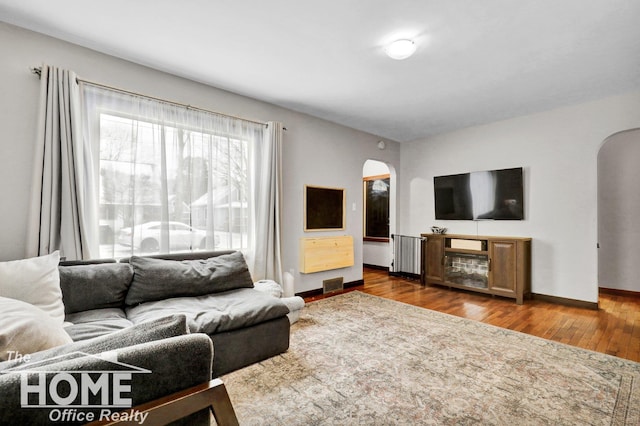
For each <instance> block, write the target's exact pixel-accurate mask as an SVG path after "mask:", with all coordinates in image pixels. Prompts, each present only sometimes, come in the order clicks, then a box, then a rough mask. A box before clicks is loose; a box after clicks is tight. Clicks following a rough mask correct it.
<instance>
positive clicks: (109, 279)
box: [58, 263, 133, 314]
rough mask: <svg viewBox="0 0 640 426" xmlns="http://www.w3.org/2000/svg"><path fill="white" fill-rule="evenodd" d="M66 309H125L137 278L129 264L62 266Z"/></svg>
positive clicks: (69, 310) (67, 312) (70, 312)
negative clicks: (132, 280)
mask: <svg viewBox="0 0 640 426" xmlns="http://www.w3.org/2000/svg"><path fill="white" fill-rule="evenodd" d="M58 271H59V272H60V288H61V289H62V300H63V302H64V312H65V313H66V314H72V313H74V312H82V311H90V310H93V309H105V308H122V307H124V299H125V296H126V294H127V290H128V289H129V284H130V283H131V279H132V278H133V269H132V268H131V265H129V264H127V263H96V264H93V265H73V266H59V267H58Z"/></svg>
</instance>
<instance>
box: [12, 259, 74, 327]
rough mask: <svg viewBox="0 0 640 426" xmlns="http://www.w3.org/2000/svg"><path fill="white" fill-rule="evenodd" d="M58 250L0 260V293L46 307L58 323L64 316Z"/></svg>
mask: <svg viewBox="0 0 640 426" xmlns="http://www.w3.org/2000/svg"><path fill="white" fill-rule="evenodd" d="M59 261H60V253H59V252H57V251H55V252H53V253H51V254H48V255H45V256H40V257H33V258H29V259H20V260H12V261H9V262H0V296H2V297H10V298H12V299H17V300H22V301H23V302H27V303H30V304H32V305H35V306H37V307H38V308H40V309H42V310H43V311H45V312H46V313H47V314H49V315H50V316H51V318H53V321H56V322H57V323H59V324H62V322H63V320H64V305H63V304H62V292H61V291H60V275H59V273H58V262H59Z"/></svg>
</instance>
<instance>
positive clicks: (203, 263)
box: [125, 252, 253, 306]
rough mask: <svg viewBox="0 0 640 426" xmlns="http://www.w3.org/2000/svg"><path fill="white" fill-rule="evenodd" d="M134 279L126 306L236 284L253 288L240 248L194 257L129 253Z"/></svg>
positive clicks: (224, 287) (235, 287)
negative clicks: (153, 256) (226, 252)
mask: <svg viewBox="0 0 640 426" xmlns="http://www.w3.org/2000/svg"><path fill="white" fill-rule="evenodd" d="M130 262H131V265H132V266H133V271H134V274H133V281H132V282H131V287H130V288H129V292H128V293H127V297H126V299H125V302H126V304H127V305H128V306H132V305H137V304H139V303H144V302H151V301H154V300H163V299H168V298H171V297H189V296H203V295H206V294H211V293H219V292H223V291H228V290H234V289H237V288H253V280H252V279H251V274H250V273H249V267H248V266H247V263H246V261H245V259H244V256H243V255H242V253H241V252H235V253H231V254H225V255H221V256H216V257H211V258H209V259H195V260H183V261H177V260H165V259H154V258H149V257H137V256H133V257H131V261H130Z"/></svg>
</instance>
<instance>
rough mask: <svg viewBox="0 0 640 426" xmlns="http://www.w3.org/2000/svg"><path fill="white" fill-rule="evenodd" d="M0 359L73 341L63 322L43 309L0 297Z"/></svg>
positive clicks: (3, 359)
mask: <svg viewBox="0 0 640 426" xmlns="http://www.w3.org/2000/svg"><path fill="white" fill-rule="evenodd" d="M0 312H2V315H0V361H5V360H7V359H9V357H10V356H11V357H12V358H15V356H16V355H27V354H31V353H33V352H38V351H41V350H44V349H49V348H53V347H56V346H60V345H64V344H66V343H71V337H69V335H68V334H67V333H66V332H65V330H64V328H63V327H62V324H60V323H58V322H57V321H52V320H51V317H50V316H49V315H48V314H47V313H46V312H44V311H43V310H42V309H40V308H38V307H36V306H34V305H31V304H29V303H26V302H23V301H21V300H15V299H10V298H8V297H0Z"/></svg>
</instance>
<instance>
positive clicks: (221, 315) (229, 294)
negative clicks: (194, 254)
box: [125, 288, 289, 335]
mask: <svg viewBox="0 0 640 426" xmlns="http://www.w3.org/2000/svg"><path fill="white" fill-rule="evenodd" d="M125 311H126V313H127V318H128V319H129V320H131V321H132V322H133V323H140V322H143V321H150V320H153V319H155V318H158V317H160V316H163V315H171V314H178V313H182V314H184V315H185V316H186V317H187V324H188V326H189V330H190V331H191V332H192V333H207V334H209V335H213V334H214V333H220V332H223V331H231V330H236V329H239V328H244V327H249V326H252V325H254V324H259V323H261V322H265V321H269V320H271V319H275V318H279V317H282V316H285V315H287V314H288V313H289V308H287V306H286V305H285V304H284V303H282V302H281V301H280V299H276V298H275V297H272V296H270V295H268V294H265V293H262V292H259V291H257V290H254V289H252V288H241V289H237V290H231V291H226V292H224V293H216V294H210V295H206V296H197V297H176V298H173V299H165V300H158V301H154V302H148V303H143V304H141V305H138V306H133V307H128V308H126V309H125Z"/></svg>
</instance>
